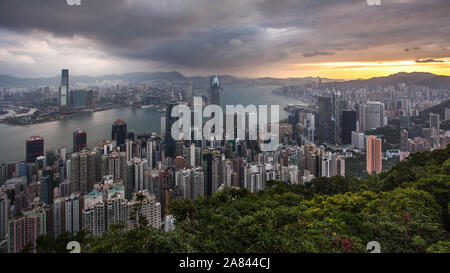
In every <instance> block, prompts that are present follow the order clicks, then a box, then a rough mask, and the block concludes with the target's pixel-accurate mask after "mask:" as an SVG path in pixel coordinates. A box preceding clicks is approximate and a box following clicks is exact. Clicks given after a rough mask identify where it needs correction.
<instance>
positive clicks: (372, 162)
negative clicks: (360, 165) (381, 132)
mask: <svg viewBox="0 0 450 273" xmlns="http://www.w3.org/2000/svg"><path fill="white" fill-rule="evenodd" d="M366 149H367V156H366V160H367V162H366V163H367V165H366V170H367V173H368V174H373V173H380V172H381V170H382V146H381V139H380V138H377V137H376V136H369V137H368V138H367V147H366Z"/></svg>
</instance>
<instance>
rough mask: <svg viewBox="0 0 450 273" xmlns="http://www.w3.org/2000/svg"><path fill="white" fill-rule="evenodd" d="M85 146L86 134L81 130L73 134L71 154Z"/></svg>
mask: <svg viewBox="0 0 450 273" xmlns="http://www.w3.org/2000/svg"><path fill="white" fill-rule="evenodd" d="M86 146H87V133H86V131H83V130H81V129H78V130H76V131H75V132H73V152H74V153H76V152H79V151H81V150H82V149H83V148H86Z"/></svg>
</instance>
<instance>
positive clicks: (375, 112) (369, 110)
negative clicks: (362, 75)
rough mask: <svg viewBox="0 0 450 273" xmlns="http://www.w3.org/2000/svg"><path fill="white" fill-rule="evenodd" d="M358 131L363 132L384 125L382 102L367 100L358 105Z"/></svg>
mask: <svg viewBox="0 0 450 273" xmlns="http://www.w3.org/2000/svg"><path fill="white" fill-rule="evenodd" d="M359 114H360V116H359V131H360V132H364V131H367V130H371V129H376V128H379V127H383V126H384V103H382V102H379V101H368V102H367V103H365V104H362V105H360V109H359Z"/></svg>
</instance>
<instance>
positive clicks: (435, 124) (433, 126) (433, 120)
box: [430, 113, 440, 136]
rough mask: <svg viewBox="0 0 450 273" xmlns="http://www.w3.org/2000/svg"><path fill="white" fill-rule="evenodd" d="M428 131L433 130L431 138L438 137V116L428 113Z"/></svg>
mask: <svg viewBox="0 0 450 273" xmlns="http://www.w3.org/2000/svg"><path fill="white" fill-rule="evenodd" d="M430 129H434V130H433V132H432V136H436V135H439V132H440V121H439V114H434V113H430Z"/></svg>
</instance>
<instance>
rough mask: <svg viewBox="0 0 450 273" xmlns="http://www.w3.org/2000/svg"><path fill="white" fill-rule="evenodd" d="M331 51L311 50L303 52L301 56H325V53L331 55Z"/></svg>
mask: <svg viewBox="0 0 450 273" xmlns="http://www.w3.org/2000/svg"><path fill="white" fill-rule="evenodd" d="M333 54H334V53H333V52H327V51H311V52H306V53H304V54H303V55H302V56H303V57H306V58H309V57H314V56H318V55H322V56H327V55H333Z"/></svg>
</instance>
